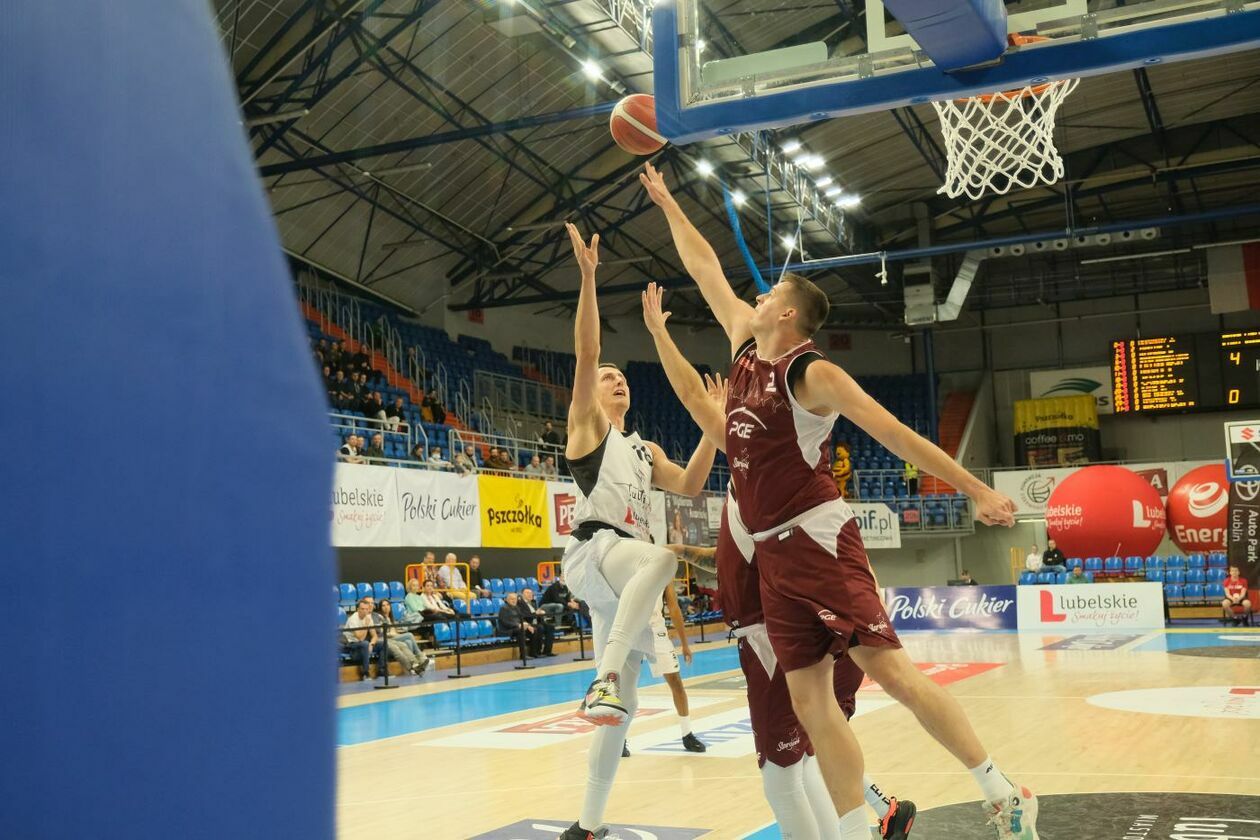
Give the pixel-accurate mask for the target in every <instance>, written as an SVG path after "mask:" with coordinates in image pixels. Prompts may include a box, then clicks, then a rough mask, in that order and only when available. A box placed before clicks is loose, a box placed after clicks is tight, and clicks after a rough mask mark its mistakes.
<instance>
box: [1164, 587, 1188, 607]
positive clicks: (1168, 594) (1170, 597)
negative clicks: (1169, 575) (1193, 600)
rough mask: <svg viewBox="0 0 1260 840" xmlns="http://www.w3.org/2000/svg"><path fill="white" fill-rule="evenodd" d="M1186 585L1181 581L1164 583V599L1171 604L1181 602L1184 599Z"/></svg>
mask: <svg viewBox="0 0 1260 840" xmlns="http://www.w3.org/2000/svg"><path fill="white" fill-rule="evenodd" d="M1183 589H1184V587H1183V586H1182V585H1181V584H1179V583H1165V584H1164V600H1165V601H1167V602H1168V603H1170V604H1179V603H1181V601H1182V600H1184V598H1183V596H1182V590H1183Z"/></svg>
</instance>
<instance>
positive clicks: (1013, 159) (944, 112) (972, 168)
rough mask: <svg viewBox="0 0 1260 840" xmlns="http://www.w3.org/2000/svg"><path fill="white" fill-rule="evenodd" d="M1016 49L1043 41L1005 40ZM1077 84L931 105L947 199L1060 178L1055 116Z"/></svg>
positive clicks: (1061, 82) (1049, 85) (1035, 87)
mask: <svg viewBox="0 0 1260 840" xmlns="http://www.w3.org/2000/svg"><path fill="white" fill-rule="evenodd" d="M1010 40H1011V44H1012V45H1014V46H1019V45H1022V44H1027V43H1033V42H1035V41H1039V40H1043V39H1041V38H1037V37H1034V36H1027V37H1026V36H1019V35H1012V36H1010ZM1080 81H1081V80H1080V79H1061V80H1059V81H1054V82H1046V83H1044V84H1037V85H1028V86H1026V87H1023V88H1021V89H1019V90H1008V91H1003V92H1000V93H990V94H986V95H984V96H972V97H968V98H966V99H956V100H946V101H944V102H933V103H932V107H933V108H935V109H936V115H937V116H938V117H939V118H940V121H941V133H942V134H943V135H944V139H945V157H946V170H945V183H944V184H942V185H941V188H940V189H939V190H937V192H938V193H945V194H946V195H947V196H949V197H950V198H957V197H958V196H960V195H967V196H969V197H970V198H973V199H977V198H980V196H981V195H983V194H985V193H996V194H999V195H1000V194H1002V193H1006V192H1009V191H1010V190H1012V189H1014V188H1016V187H1019V188H1021V189H1029V188H1031V187H1035V186H1038V185H1039V184H1053V183H1054V182H1056V181H1058V180H1059V179H1060V178H1062V177H1063V158H1062V157H1060V156H1059V150H1058V149H1057V148H1056V147H1055V145H1054V125H1055V122H1054V121H1055V115H1056V114H1057V113H1058V110H1059V106H1060V105H1062V104H1063V100H1064V99H1066V98H1067V96H1068V94H1070V93H1071V92H1072V91H1073V90H1075V89H1076V86H1077V85H1078V84H1080Z"/></svg>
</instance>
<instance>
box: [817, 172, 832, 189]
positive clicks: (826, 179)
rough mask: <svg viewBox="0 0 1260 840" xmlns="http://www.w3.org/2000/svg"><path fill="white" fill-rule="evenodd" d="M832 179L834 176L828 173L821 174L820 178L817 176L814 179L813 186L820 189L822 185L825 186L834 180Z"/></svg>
mask: <svg viewBox="0 0 1260 840" xmlns="http://www.w3.org/2000/svg"><path fill="white" fill-rule="evenodd" d="M834 180H835V179H834V178H832V177H831V176H830V175H824V176H822V177H821V178H819V179H818V180H817V181H815V182H814V186H816V187H818V188H819V189H821V188H823V187H825V186H827V185H828V184H830V183H831V182H832V181H834Z"/></svg>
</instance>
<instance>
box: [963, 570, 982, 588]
mask: <svg viewBox="0 0 1260 840" xmlns="http://www.w3.org/2000/svg"><path fill="white" fill-rule="evenodd" d="M958 579H959V580H960V581H962V585H963V586H979V585H980V584H979V583H978V582H977V581H976V579H975V578H973V577H972V576H971V572H969V571H967V570H966V569H963V570H962V574H961V575H960V576H959V577H958Z"/></svg>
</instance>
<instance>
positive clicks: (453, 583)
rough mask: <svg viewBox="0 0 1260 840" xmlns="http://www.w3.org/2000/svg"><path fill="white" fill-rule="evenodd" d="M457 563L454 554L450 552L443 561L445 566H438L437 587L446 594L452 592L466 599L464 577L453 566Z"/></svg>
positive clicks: (467, 595)
mask: <svg viewBox="0 0 1260 840" xmlns="http://www.w3.org/2000/svg"><path fill="white" fill-rule="evenodd" d="M458 561H459V558H458V557H456V556H455V552H453V551H452V552H450V553H449V554H447V555H446V557H445V559H444V560H443V563H444V564H445V565H442V566H438V570H437V582H438V586H439V587H440V588H442V589H443V590H445V591H447V592H454V593H456V594H457V595H461V596H463V597H464V598H468V597H469V593H468V584H466V583H464V575H463V574H462V573H461V572H460V571H459V566H456V565H455V564H456V563H457V562H458Z"/></svg>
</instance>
